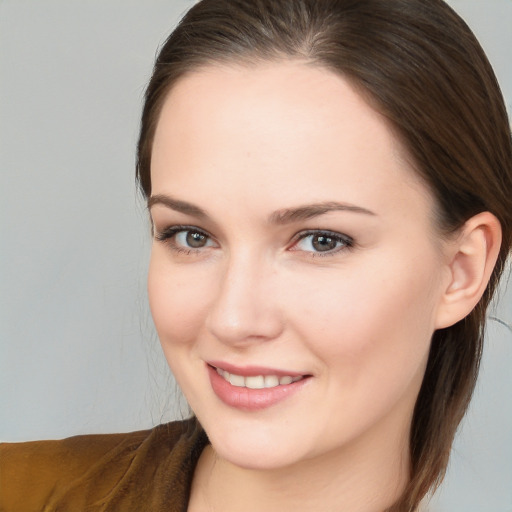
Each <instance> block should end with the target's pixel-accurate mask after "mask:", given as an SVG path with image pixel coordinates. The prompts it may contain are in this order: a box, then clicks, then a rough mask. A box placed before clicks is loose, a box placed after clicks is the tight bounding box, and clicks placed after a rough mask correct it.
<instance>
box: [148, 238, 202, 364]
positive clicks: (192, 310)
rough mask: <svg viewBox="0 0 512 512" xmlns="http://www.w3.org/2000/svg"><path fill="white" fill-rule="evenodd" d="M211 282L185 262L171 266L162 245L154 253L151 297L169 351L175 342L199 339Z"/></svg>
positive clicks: (156, 325) (164, 342)
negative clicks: (182, 264) (192, 270)
mask: <svg viewBox="0 0 512 512" xmlns="http://www.w3.org/2000/svg"><path fill="white" fill-rule="evenodd" d="M207 283H208V281H206V280H205V279H203V276H202V275H201V273H200V272H191V271H189V270H188V267H187V266H186V265H184V266H174V265H170V264H169V261H168V257H167V256H166V254H165V252H164V251H163V250H162V249H161V248H160V247H155V248H153V250H152V253H151V260H150V264H149V272H148V297H149V305H150V308H151V315H152V317H153V321H154V323H155V327H156V330H157V332H158V336H159V338H160V342H161V343H162V346H163V348H164V351H166V354H167V350H168V349H169V348H171V347H172V346H174V345H187V344H189V343H192V342H193V341H194V340H195V339H196V338H197V332H198V329H199V328H200V326H201V325H202V322H201V321H200V320H201V317H202V316H203V315H204V314H206V310H207V307H206V303H207V298H208V285H207Z"/></svg>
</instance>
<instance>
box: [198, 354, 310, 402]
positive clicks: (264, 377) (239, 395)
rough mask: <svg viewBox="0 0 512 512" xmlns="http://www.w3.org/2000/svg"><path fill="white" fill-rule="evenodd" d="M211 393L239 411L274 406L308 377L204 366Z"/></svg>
mask: <svg viewBox="0 0 512 512" xmlns="http://www.w3.org/2000/svg"><path fill="white" fill-rule="evenodd" d="M207 369H208V373H209V376H210V382H211V386H212V389H213V392H214V393H215V394H216V395H217V397H218V398H219V399H220V400H221V401H222V402H224V404H226V405H228V406H230V407H233V408H235V409H240V410H243V411H258V410H261V409H266V408H268V407H270V406H273V405H276V404H278V403H279V402H281V401H283V400H286V399H288V398H289V397H291V396H293V395H294V394H295V393H296V392H298V391H299V390H301V389H302V388H303V387H304V385H305V384H306V383H307V382H308V381H309V380H310V378H311V377H312V375H301V374H298V373H294V372H290V373H288V372H286V371H281V370H272V369H269V368H260V367H245V368H237V367H234V366H231V365H229V364H225V363H207Z"/></svg>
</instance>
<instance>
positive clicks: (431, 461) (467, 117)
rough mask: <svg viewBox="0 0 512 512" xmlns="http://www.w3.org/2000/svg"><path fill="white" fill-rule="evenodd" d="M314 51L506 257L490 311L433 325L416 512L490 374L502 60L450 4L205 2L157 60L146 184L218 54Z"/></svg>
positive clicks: (404, 503) (508, 184)
mask: <svg viewBox="0 0 512 512" xmlns="http://www.w3.org/2000/svg"><path fill="white" fill-rule="evenodd" d="M280 59H301V60H307V61H308V62H312V63H315V64H317V65H319V66H321V67H324V68H326V69H329V70H331V71H333V72H335V73H338V74H340V75H341V76H343V77H344V78H345V79H347V80H349V81H350V82H351V83H352V85H353V86H354V87H356V88H357V90H358V91H359V92H360V93H361V94H362V95H363V96H364V97H365V98H366V100H367V101H368V102H369V103H370V104H371V105H372V107H373V108H375V109H376V110H377V111H379V112H380V113H381V114H383V115H384V116H385V117H387V119H388V120H389V121H390V123H391V125H392V126H393V127H394V129H395V131H396V134H397V136H398V137H399V138H400V140H401V141H402V143H403V145H404V147H405V148H406V150H407V152H408V155H409V157H410V161H411V164H412V166H413V168H414V170H415V171H416V172H417V173H418V175H420V176H421V177H422V178H423V180H424V182H425V183H426V184H427V186H428V187H429V188H430V190H431V191H432V193H433V196H434V198H435V200H436V204H437V223H438V226H439V229H440V232H441V233H445V234H449V233H452V232H454V231H456V230H457V229H459V228H460V227H461V226H462V225H463V224H464V222H465V221H466V220H468V219H469V218H470V217H472V216H473V215H475V214H477V213H479V212H482V211H490V212H491V213H493V214H494V215H495V216H496V217H497V218H498V220H499V221H500V223H501V227H502V231H503V241H502V246H501V250H500V254H499V257H498V261H497V264H496V267H495V269H494V272H493V274H492V277H491V280H490V282H489V285H488V287H487V289H486V291H485V294H484V296H483V297H482V299H481V300H480V302H479V303H478V305H477V307H476V308H475V309H474V310H473V311H472V312H471V313H470V314H469V315H468V316H467V317H466V318H465V319H463V320H461V321H460V322H458V323H457V324H455V325H453V326H452V327H449V328H446V329H441V330H438V331H436V332H435V333H434V336H433V339H432V344H431V350H430V357H429V361H428V365H427V369H426V373H425V377H424V381H423V385H422V388H421V390H420V393H419V396H418V399H417V402H416V407H415V410H414V416H413V421H412V427H411V438H410V457H411V475H410V480H409V483H408V485H407V487H406V489H405V491H404V493H403V495H402V496H401V498H400V499H399V501H398V502H397V503H396V504H395V505H394V506H393V507H391V508H390V509H389V511H390V512H391V511H400V512H404V511H413V510H415V509H416V508H417V506H418V504H419V502H420V500H421V499H422V498H423V496H424V495H425V494H426V493H427V492H428V491H429V490H430V489H432V488H435V487H436V486H437V485H438V484H439V483H440V481H441V480H442V478H443V476H444V473H445V470H446V466H447V462H448V457H449V453H450V448H451V445H452V441H453V438H454V435H455V432H456V430H457V427H458V425H459V423H460V421H461V419H462V417H463V416H464V414H465V412H466V409H467V407H468V404H469V401H470V398H471V395H472V392H473V389H474V386H475V381H476V378H477V374H478V369H479V364H480V358H481V352H482V344H483V330H484V324H485V315H486V310H487V306H488V305H489V302H490V300H491V298H492V296H493V293H494V291H495V288H496V285H497V283H498V280H499V277H500V275H501V273H502V271H503V268H504V265H505V262H506V259H507V256H508V254H509V252H510V247H511V242H512V142H511V134H510V128H509V124H508V119H507V114H506V110H505V106H504V102H503V98H502V95H501V93H500V89H499V86H498V84H497V81H496V78H495V76H494V73H493V71H492V68H491V66H490V64H489V62H488V60H487V58H486V57H485V54H484V52H483V50H482V49H481V47H480V45H479V43H478V42H477V40H476V38H475V37H474V35H473V34H472V32H471V30H470V29H469V28H468V27H467V25H466V24H465V23H464V21H462V19H461V18H460V17H459V16H458V15H457V14H456V13H455V12H454V11H453V10H452V9H451V8H450V7H448V6H447V5H446V4H445V3H444V2H443V1H441V0H229V1H227V0H203V1H201V2H199V3H197V4H196V5H195V6H194V7H192V8H191V9H190V10H189V11H188V13H187V14H186V15H185V17H184V18H183V19H182V21H181V22H180V23H179V25H178V27H177V28H176V29H175V30H174V31H173V32H172V34H171V35H170V36H169V38H168V39H167V41H166V42H165V44H164V45H163V47H162V48H161V50H160V52H159V55H158V57H157V59H156V63H155V67H154V70H153V75H152V77H151V80H150V82H149V85H148V87H147V90H146V95H145V103H144V110H143V114H142V123H141V130H140V138H139V143H138V154H137V158H138V160H137V179H138V181H139V185H140V188H141V190H142V191H143V193H144V195H145V196H146V198H148V197H149V196H150V194H151V176H150V166H151V148H152V143H153V136H154V132H155V127H156V124H157V121H158V118H159V114H160V110H161V106H162V104H163V102H164V100H165V98H166V95H167V93H168V92H169V90H170V89H171V88H172V86H173V84H174V83H176V81H177V80H178V79H180V78H181V77H183V76H184V75H185V74H186V73H188V72H191V71H194V70H196V69H198V68H199V67H201V66H205V65H208V64H212V63H226V62H227V63H229V62H238V63H240V62H243V63H251V62H258V61H269V60H270V61H278V60H280Z"/></svg>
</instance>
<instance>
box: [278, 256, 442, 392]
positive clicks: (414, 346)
mask: <svg viewBox="0 0 512 512" xmlns="http://www.w3.org/2000/svg"><path fill="white" fill-rule="evenodd" d="M395 254H396V253H395ZM386 261H387V260H386V258H385V257H383V256H382V255H380V256H379V258H378V259H377V260H376V261H374V262H373V263H372V264H370V262H369V261H367V262H361V268H360V269H357V268H353V267H352V268H350V269H348V268H347V269H346V271H344V270H343V269H340V270H339V271H337V272H326V273H325V274H324V275H321V274H316V275H315V276H314V279H308V278H304V279H302V281H301V285H300V287H301V289H300V290H297V289H295V290H294V292H292V293H289V295H288V296H287V298H286V301H287V304H288V305H287V311H288V318H290V324H291V325H292V327H293V329H294V330H295V331H296V332H297V333H299V334H300V335H301V337H302V339H303V340H306V343H307V344H308V345H309V349H310V350H311V351H312V352H313V353H315V354H316V356H317V358H318V359H319V360H320V361H322V364H323V365H324V366H325V367H326V368H329V369H330V370H333V369H334V367H335V366H336V367H337V368H335V370H339V371H336V372H335V374H336V379H337V381H338V383H339V382H340V381H341V382H342V383H343V384H344V385H350V386H356V385H358V383H359V382H361V381H362V380H366V379H369V380H370V381H371V380H374V382H375V383H376V385H378V381H379V380H381V382H384V381H387V382H390V383H392V382H393V381H394V380H395V379H400V378H402V377H403V379H404V381H407V380H409V379H410V378H411V376H412V375H413V374H415V372H416V371H418V370H420V369H421V368H422V367H423V365H424V361H425V357H426V354H427V353H428V349H429V345H430V338H431V335H432V333H433V317H434V311H435V297H436V294H435V282H436V279H435V275H436V274H437V270H436V268H435V265H432V268H431V269H428V268H422V269H421V270H422V271H418V267H417V265H415V266H414V267H415V268H412V267H411V266H410V267H409V268H408V266H407V262H405V261H402V262H400V261H398V260H397V259H396V258H395V260H394V261H393V263H392V264H388V265H386V264H385V262H386ZM296 282H297V281H296Z"/></svg>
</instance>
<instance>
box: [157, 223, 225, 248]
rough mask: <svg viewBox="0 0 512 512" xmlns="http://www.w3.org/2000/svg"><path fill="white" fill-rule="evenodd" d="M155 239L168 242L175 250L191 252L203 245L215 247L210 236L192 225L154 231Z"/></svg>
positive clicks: (203, 246)
mask: <svg viewBox="0 0 512 512" xmlns="http://www.w3.org/2000/svg"><path fill="white" fill-rule="evenodd" d="M155 239H156V240H158V241H160V242H166V243H168V244H169V245H170V246H171V248H172V249H173V250H175V251H178V252H181V251H185V252H189V253H190V252H192V251H196V250H200V249H203V248H205V247H215V246H216V244H215V243H214V241H213V240H212V238H211V237H210V236H209V235H208V234H207V233H205V232H204V231H202V230H201V229H199V228H196V227H194V226H171V227H168V228H166V229H164V230H163V231H161V232H157V233H155Z"/></svg>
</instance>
